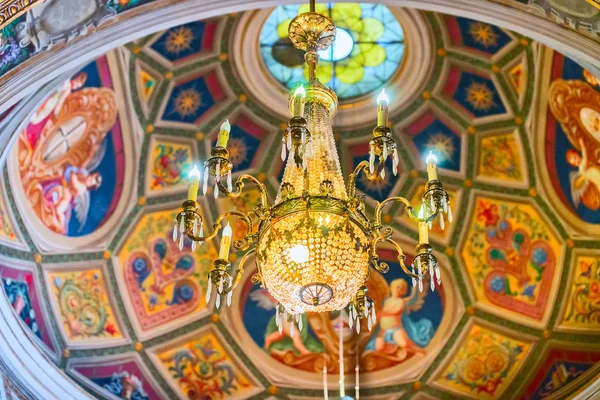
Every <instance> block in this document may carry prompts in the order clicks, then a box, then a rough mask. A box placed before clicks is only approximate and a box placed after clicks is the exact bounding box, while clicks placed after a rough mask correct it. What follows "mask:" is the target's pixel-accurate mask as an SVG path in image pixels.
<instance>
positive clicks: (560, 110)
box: [549, 74, 600, 217]
mask: <svg viewBox="0 0 600 400" xmlns="http://www.w3.org/2000/svg"><path fill="white" fill-rule="evenodd" d="M588 75H589V74H588ZM549 106H550V110H551V112H552V114H553V116H554V117H555V118H556V120H557V121H558V122H559V123H560V125H561V127H562V130H563V132H564V134H565V136H566V138H567V140H568V143H565V144H566V146H568V145H569V144H570V146H572V148H571V149H568V150H566V152H565V153H563V154H564V156H563V157H564V161H566V164H565V167H566V168H570V171H569V172H567V171H564V170H563V171H561V170H559V171H558V174H559V179H561V176H563V175H564V174H565V173H566V174H568V177H567V176H565V179H564V184H566V187H565V185H564V184H563V182H562V180H561V184H563V187H564V188H565V189H568V190H569V193H568V194H569V195H570V196H569V197H570V200H571V203H572V206H573V208H574V210H575V211H576V212H577V213H578V214H579V215H580V216H582V217H583V216H584V215H585V214H586V211H585V210H590V211H597V210H598V209H600V93H599V92H597V91H596V90H595V89H594V88H593V87H592V86H591V85H590V84H588V83H586V82H584V81H581V80H569V81H566V80H562V79H558V80H555V81H554V82H553V83H552V85H551V86H550V94H549ZM556 145H557V146H558V142H557V143H556ZM556 150H558V147H557V148H556ZM563 151H564V150H563ZM564 161H563V160H557V161H556V164H557V168H560V166H561V165H562V163H563V162H564ZM567 178H568V179H567ZM582 207H583V210H582Z"/></svg>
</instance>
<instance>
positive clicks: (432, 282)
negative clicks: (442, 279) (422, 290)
mask: <svg viewBox="0 0 600 400" xmlns="http://www.w3.org/2000/svg"><path fill="white" fill-rule="evenodd" d="M429 287H430V288H431V291H432V292H435V282H434V280H433V274H431V275H430V277H429Z"/></svg>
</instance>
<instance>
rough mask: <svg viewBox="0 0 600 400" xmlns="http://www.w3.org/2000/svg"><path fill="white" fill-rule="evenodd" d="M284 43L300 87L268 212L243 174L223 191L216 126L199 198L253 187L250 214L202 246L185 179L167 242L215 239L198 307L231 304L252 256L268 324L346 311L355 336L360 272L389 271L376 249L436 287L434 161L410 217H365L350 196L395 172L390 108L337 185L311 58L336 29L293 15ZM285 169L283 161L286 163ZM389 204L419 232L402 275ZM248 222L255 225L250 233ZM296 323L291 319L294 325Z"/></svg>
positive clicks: (324, 91) (365, 309)
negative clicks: (293, 56)
mask: <svg viewBox="0 0 600 400" xmlns="http://www.w3.org/2000/svg"><path fill="white" fill-rule="evenodd" d="M288 34H289V38H290V40H291V41H292V43H293V44H294V46H295V47H296V48H298V49H300V50H303V51H305V52H306V53H305V60H306V63H307V65H308V71H309V80H308V82H307V83H306V84H305V85H302V84H298V85H296V86H295V87H294V88H292V91H291V92H290V96H289V110H290V113H291V114H292V117H291V119H290V120H289V123H288V128H287V129H286V130H285V132H284V134H283V137H282V148H281V157H282V159H283V160H284V161H285V162H286V165H285V171H284V174H283V179H282V184H281V186H280V188H279V191H278V193H277V196H276V198H275V201H274V202H273V203H272V204H270V203H269V198H268V195H267V190H266V187H265V186H264V185H263V184H262V183H261V182H260V181H258V180H257V179H256V178H254V177H252V176H251V175H247V174H242V175H240V176H239V177H238V178H237V181H236V182H235V190H234V185H233V183H232V177H231V174H232V163H231V161H229V154H228V151H227V141H228V138H229V130H230V125H229V122H228V121H225V122H224V123H223V125H222V126H221V129H220V132H219V135H218V138H217V143H216V146H215V147H214V148H213V149H212V150H211V157H210V158H209V159H208V160H207V161H206V162H205V163H204V174H203V188H202V190H203V193H204V194H206V192H207V189H208V184H209V177H210V176H212V177H213V178H214V185H215V189H214V195H215V197H218V196H219V193H221V194H224V195H226V196H229V197H239V196H240V194H241V193H242V190H243V188H244V185H245V182H246V181H250V182H252V183H253V184H255V185H256V186H257V187H258V189H259V190H260V192H261V199H260V202H259V204H256V205H255V206H254V208H253V210H252V211H251V212H249V213H243V212H240V211H228V212H225V213H223V214H221V215H220V216H218V217H217V219H216V220H215V223H214V224H213V231H212V232H211V233H209V234H208V235H206V236H204V223H203V219H202V216H201V215H200V214H199V212H198V209H199V206H198V203H197V201H196V200H197V193H198V190H199V185H200V180H201V179H200V178H201V175H202V174H201V173H200V170H198V169H197V168H194V169H193V170H192V172H191V173H190V178H191V183H190V186H189V191H188V199H187V200H186V201H185V202H184V203H183V210H182V211H181V212H180V213H179V214H178V216H177V221H176V225H175V229H174V233H173V239H174V240H179V246H180V247H182V246H183V239H184V237H186V236H187V237H189V238H190V239H191V240H192V241H193V244H192V249H195V247H196V243H197V242H200V243H202V242H203V241H207V240H211V239H213V238H215V237H216V235H217V234H218V232H219V231H220V230H221V229H223V233H222V237H221V246H220V251H219V258H218V259H217V260H215V262H214V268H213V269H212V271H211V272H210V273H209V279H208V290H207V293H206V299H207V302H208V301H209V300H210V296H211V292H212V291H215V292H216V306H217V307H219V306H220V304H221V302H222V301H223V299H222V298H223V297H224V298H225V301H226V302H227V305H230V303H231V293H232V291H233V290H234V289H235V287H236V286H237V285H238V283H239V282H240V280H241V276H242V274H243V271H244V270H243V268H244V264H245V262H246V260H247V259H248V257H249V256H250V255H251V254H253V253H255V259H256V265H257V273H256V274H255V275H254V276H253V282H254V283H256V284H260V285H262V286H263V287H265V288H266V289H267V290H268V291H269V293H270V294H271V295H272V296H273V297H274V298H275V299H276V300H277V301H278V302H279V304H278V307H277V318H276V320H277V324H278V326H279V329H280V331H281V330H282V329H283V324H282V321H283V320H285V321H288V322H289V329H290V330H291V332H290V334H292V335H293V333H294V329H295V327H296V326H297V327H298V328H299V329H302V319H301V318H300V315H301V314H302V313H304V312H327V311H333V310H341V309H344V308H345V307H349V309H348V314H349V320H350V326H351V327H352V326H353V325H354V324H355V326H356V329H357V332H360V329H361V321H360V320H365V323H366V325H367V327H368V329H369V330H370V329H371V327H372V325H373V323H374V322H375V318H376V308H377V306H376V305H375V304H374V302H373V300H372V299H371V298H370V297H369V296H368V294H367V288H366V285H365V282H366V280H367V279H368V278H369V267H373V268H375V269H376V270H377V271H379V272H382V273H385V272H387V271H388V269H389V266H388V265H387V264H385V263H382V262H379V257H378V256H377V249H378V247H379V246H381V245H388V246H392V247H393V248H394V249H395V250H396V251H397V253H398V261H399V263H400V266H401V268H402V269H403V270H404V272H405V273H406V274H408V275H409V276H410V277H411V278H412V282H413V285H415V286H417V285H418V288H419V290H421V291H422V290H423V286H424V284H423V281H424V280H425V281H426V282H427V281H428V283H429V286H430V287H431V290H435V285H436V282H437V284H438V285H439V284H441V276H440V269H439V266H438V263H437V260H436V258H435V257H434V256H433V254H432V253H431V251H432V248H431V246H430V245H429V243H428V242H429V239H428V230H429V229H430V227H431V223H432V221H433V220H435V219H436V218H437V217H440V220H439V221H440V224H441V226H442V228H443V225H444V214H446V215H447V218H448V220H449V221H450V222H451V220H452V214H451V210H450V205H449V198H448V194H447V193H446V191H445V190H444V189H443V186H442V184H441V182H440V181H439V180H438V179H437V167H436V159H435V156H434V155H433V154H430V155H429V156H428V157H427V160H426V161H427V172H428V177H429V181H428V182H427V186H426V191H425V194H424V195H423V205H422V206H421V208H420V210H419V212H416V211H415V209H414V208H413V206H412V205H411V204H410V203H409V201H408V200H407V199H405V198H403V197H392V198H389V199H386V200H384V201H383V202H381V203H378V204H377V206H376V208H375V211H374V216H373V217H372V218H369V216H368V215H367V211H366V207H365V203H364V199H363V197H362V196H361V195H359V194H357V193H356V187H355V182H356V179H357V177H358V176H359V174H365V175H366V177H367V178H368V179H369V180H375V179H378V178H379V177H381V178H384V177H385V173H386V170H385V168H384V164H385V162H386V160H387V159H388V157H392V163H393V173H394V175H396V168H397V166H398V163H399V159H398V153H397V151H396V143H395V142H394V139H393V137H392V131H391V129H390V128H389V127H388V103H389V99H388V97H387V95H386V94H385V91H382V92H381V95H380V96H379V97H378V99H377V104H378V110H377V125H378V126H377V127H376V128H375V129H374V131H373V139H372V140H371V141H370V151H369V160H368V161H367V160H365V161H362V162H361V163H359V164H358V166H357V167H356V168H355V170H354V172H352V174H350V176H349V177H348V181H347V183H346V182H344V178H343V176H342V171H341V168H340V162H339V159H338V154H337V150H336V146H335V139H334V135H333V130H332V126H331V119H332V118H333V117H334V115H335V113H336V110H337V105H338V99H337V96H336V94H335V93H334V92H333V91H332V90H331V89H329V88H326V87H325V86H323V85H322V84H321V83H320V82H319V81H318V79H317V78H316V67H317V63H318V58H319V57H318V52H322V51H323V50H326V49H327V48H328V47H329V46H331V44H332V43H333V40H334V39H335V35H336V28H335V26H334V24H333V22H332V21H331V20H330V19H329V18H328V17H326V16H324V15H321V14H318V13H315V12H314V1H312V0H311V11H310V12H307V13H303V14H300V15H298V16H297V17H296V18H295V19H294V20H292V22H291V23H290V26H289V31H288ZM286 160H287V161H286ZM392 202H400V203H403V204H404V205H405V212H407V213H408V215H409V216H410V217H411V218H412V219H413V220H414V221H415V222H416V223H417V224H418V225H419V244H418V245H417V247H416V256H415V257H414V259H413V264H412V266H411V268H409V267H407V266H406V264H405V255H404V253H403V252H402V249H401V248H400V246H399V245H398V244H397V243H396V242H395V241H394V240H393V239H392V234H393V231H392V229H391V228H389V227H384V226H383V225H382V223H381V221H382V213H383V209H384V208H385V207H386V206H387V205H388V204H390V203H392ZM229 217H237V218H239V219H240V220H241V221H243V222H244V223H245V225H246V226H247V230H246V235H245V238H244V240H240V241H235V242H234V243H233V244H232V243H231V241H232V230H231V227H230V226H229V224H227V225H224V221H225V220H226V219H227V218H229ZM253 219H254V220H256V219H258V221H259V223H258V227H256V228H255V227H254V224H253ZM231 245H233V247H234V248H235V249H237V250H240V251H245V254H244V256H243V257H242V259H241V260H240V261H239V263H238V265H237V266H236V267H234V266H232V264H231V263H230V262H229V260H228V259H229V251H230V247H231ZM294 317H295V318H294Z"/></svg>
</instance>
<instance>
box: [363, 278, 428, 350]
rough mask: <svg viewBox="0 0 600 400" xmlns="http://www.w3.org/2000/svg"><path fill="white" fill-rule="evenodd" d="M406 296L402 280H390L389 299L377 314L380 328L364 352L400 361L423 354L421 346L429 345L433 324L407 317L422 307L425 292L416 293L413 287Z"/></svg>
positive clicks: (406, 288) (405, 284)
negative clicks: (383, 354)
mask: <svg viewBox="0 0 600 400" xmlns="http://www.w3.org/2000/svg"><path fill="white" fill-rule="evenodd" d="M407 293H408V284H407V283H406V281H405V280H404V279H395V280H393V281H392V283H391V284H390V293H389V297H387V298H386V299H385V300H384V301H383V305H382V308H381V311H380V312H379V325H378V327H377V329H376V331H375V334H374V335H373V336H372V338H371V340H370V341H369V343H368V344H367V346H366V348H365V349H366V350H373V351H375V352H379V353H385V354H390V355H393V356H395V357H398V358H401V359H404V358H406V357H407V354H425V351H424V350H423V347H425V346H427V345H428V344H429V341H430V340H431V338H432V337H433V334H434V332H435V330H434V328H433V324H432V322H431V321H430V320H428V319H426V318H422V319H419V320H418V321H416V322H415V321H413V320H412V318H411V317H410V316H409V314H410V313H411V312H412V311H418V310H419V309H421V308H422V307H423V304H424V303H425V300H424V298H425V296H427V291H423V292H419V291H418V290H417V289H416V288H415V287H413V288H412V290H411V293H410V295H409V296H407Z"/></svg>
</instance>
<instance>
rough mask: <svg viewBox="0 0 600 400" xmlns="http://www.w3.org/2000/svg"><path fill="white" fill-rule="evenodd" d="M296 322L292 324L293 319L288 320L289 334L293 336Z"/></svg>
mask: <svg viewBox="0 0 600 400" xmlns="http://www.w3.org/2000/svg"><path fill="white" fill-rule="evenodd" d="M295 327H296V324H294V320H293V319H292V321H291V322H290V336H291V337H294V333H295V329H294V328H295Z"/></svg>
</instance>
